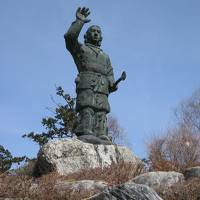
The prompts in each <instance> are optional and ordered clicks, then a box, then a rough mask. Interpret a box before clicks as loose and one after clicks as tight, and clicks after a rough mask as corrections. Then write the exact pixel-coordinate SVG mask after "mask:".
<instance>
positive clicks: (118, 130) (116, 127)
mask: <svg viewBox="0 0 200 200" xmlns="http://www.w3.org/2000/svg"><path fill="white" fill-rule="evenodd" d="M107 120H108V123H107V125H108V135H109V136H110V137H111V139H112V142H113V143H125V139H126V138H125V132H124V130H123V128H122V127H121V126H120V124H119V122H118V120H117V118H116V117H114V116H113V115H108V119H107Z"/></svg>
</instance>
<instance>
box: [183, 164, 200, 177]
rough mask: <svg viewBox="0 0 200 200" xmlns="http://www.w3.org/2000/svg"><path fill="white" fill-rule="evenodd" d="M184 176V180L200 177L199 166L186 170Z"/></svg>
mask: <svg viewBox="0 0 200 200" xmlns="http://www.w3.org/2000/svg"><path fill="white" fill-rule="evenodd" d="M184 174H185V179H190V178H195V177H200V166H197V167H191V168H188V169H186V170H185V173H184Z"/></svg>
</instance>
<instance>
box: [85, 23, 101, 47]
mask: <svg viewBox="0 0 200 200" xmlns="http://www.w3.org/2000/svg"><path fill="white" fill-rule="evenodd" d="M87 39H88V42H89V43H91V44H93V45H97V46H99V44H100V41H101V40H102V35H101V29H100V27H99V26H91V27H90V28H89V29H88V32H87Z"/></svg>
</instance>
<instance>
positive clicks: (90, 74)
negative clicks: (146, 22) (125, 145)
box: [64, 7, 126, 144]
mask: <svg viewBox="0 0 200 200" xmlns="http://www.w3.org/2000/svg"><path fill="white" fill-rule="evenodd" d="M89 14H90V11H89V9H88V8H85V7H83V8H78V9H77V11H76V21H74V22H73V23H72V25H71V26H70V28H69V30H68V31H67V33H65V35H64V38H65V44H66V48H67V49H68V51H69V52H70V53H71V55H72V57H73V59H74V62H75V64H76V66H77V70H78V75H77V77H76V79H75V83H76V93H77V99H76V110H77V112H78V113H79V116H78V121H77V123H76V127H75V130H74V132H75V134H76V135H77V136H78V138H79V139H81V140H83V141H86V142H91V143H98V144H101V143H102V144H111V141H110V139H109V137H108V130H107V118H106V114H107V113H109V112H110V105H109V103H108V95H109V94H110V93H111V92H114V91H116V90H117V84H118V83H119V82H120V81H121V80H124V79H125V78H126V74H125V72H123V75H122V76H121V77H120V78H119V79H118V80H117V81H116V82H115V79H114V75H113V68H112V66H111V62H110V59H109V56H108V55H107V54H106V53H104V52H103V50H102V49H101V48H100V46H101V42H102V32H101V28H100V27H99V26H97V25H93V26H90V27H89V28H88V30H87V32H86V33H85V35H84V39H85V40H84V44H82V43H80V42H79V41H78V36H79V34H80V31H81V29H82V27H83V25H84V24H85V23H88V22H90V20H89V19H88V18H87V17H88V15H89Z"/></svg>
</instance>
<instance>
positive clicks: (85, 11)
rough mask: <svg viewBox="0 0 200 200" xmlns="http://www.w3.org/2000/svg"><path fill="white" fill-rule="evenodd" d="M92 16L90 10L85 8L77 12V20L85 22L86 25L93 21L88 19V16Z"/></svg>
mask: <svg viewBox="0 0 200 200" xmlns="http://www.w3.org/2000/svg"><path fill="white" fill-rule="evenodd" d="M89 14H90V10H89V8H86V7H83V8H80V7H79V8H78V9H77V11H76V18H77V19H79V20H81V21H83V22H84V23H88V22H90V21H91V20H90V19H87V16H88V15H89Z"/></svg>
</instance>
